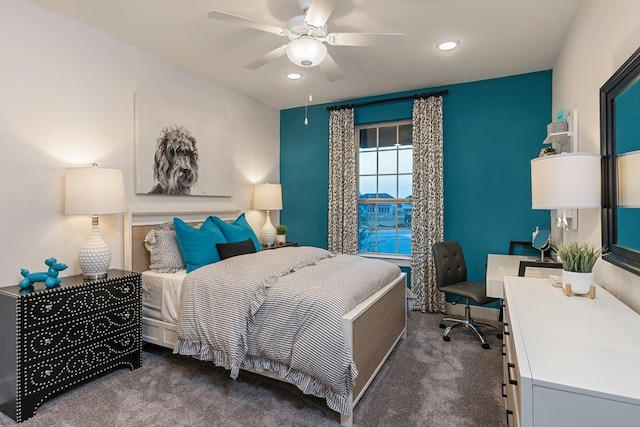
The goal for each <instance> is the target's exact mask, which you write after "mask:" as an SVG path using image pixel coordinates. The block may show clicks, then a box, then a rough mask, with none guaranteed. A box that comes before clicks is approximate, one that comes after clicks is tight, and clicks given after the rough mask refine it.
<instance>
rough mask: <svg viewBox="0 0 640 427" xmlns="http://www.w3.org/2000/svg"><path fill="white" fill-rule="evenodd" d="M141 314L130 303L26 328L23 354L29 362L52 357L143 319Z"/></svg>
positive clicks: (135, 306)
mask: <svg viewBox="0 0 640 427" xmlns="http://www.w3.org/2000/svg"><path fill="white" fill-rule="evenodd" d="M140 316H141V313H140V310H139V308H138V306H137V305H135V304H131V303H129V304H126V305H120V306H116V307H113V308H111V309H110V310H106V311H103V312H102V311H101V312H92V313H89V314H85V315H83V316H82V317H79V318H77V319H75V320H74V321H68V322H66V323H61V324H49V325H47V326H42V327H41V328H39V329H33V328H31V329H29V330H28V331H26V332H25V334H24V338H23V340H22V342H21V347H22V354H23V355H24V358H25V360H26V361H27V362H28V361H36V360H38V359H39V358H41V357H49V356H50V355H52V354H54V353H56V352H59V351H66V350H68V349H71V348H73V347H76V346H78V345H86V343H88V342H91V341H94V340H96V339H100V338H101V337H103V336H106V335H109V334H114V333H118V332H120V331H122V330H124V329H127V328H130V327H131V326H135V325H137V324H139V323H140Z"/></svg>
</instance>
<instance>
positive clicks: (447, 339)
mask: <svg viewBox="0 0 640 427" xmlns="http://www.w3.org/2000/svg"><path fill="white" fill-rule="evenodd" d="M442 339H443V340H445V341H447V342H449V341H451V337H449V336H444V337H442Z"/></svg>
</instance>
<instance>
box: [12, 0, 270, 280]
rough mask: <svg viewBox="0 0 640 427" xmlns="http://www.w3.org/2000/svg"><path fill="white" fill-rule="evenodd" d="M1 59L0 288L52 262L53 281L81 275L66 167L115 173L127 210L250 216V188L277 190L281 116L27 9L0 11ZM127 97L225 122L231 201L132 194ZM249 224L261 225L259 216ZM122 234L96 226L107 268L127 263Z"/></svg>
mask: <svg viewBox="0 0 640 427" xmlns="http://www.w3.org/2000/svg"><path fill="white" fill-rule="evenodd" d="M0 52H2V59H1V63H2V65H1V66H0V87H1V88H2V89H1V90H0V144H1V147H2V158H3V159H4V160H3V165H2V167H1V168H0V177H1V179H0V200H1V206H0V215H1V218H2V221H1V223H0V236H2V245H0V286H9V285H14V284H16V283H17V282H18V281H19V279H21V276H20V275H19V271H20V268H22V267H24V268H28V269H29V270H31V271H43V270H45V267H46V266H45V265H44V263H43V260H44V259H45V258H48V257H51V256H54V257H57V258H58V260H59V261H61V262H65V263H67V264H69V266H70V268H69V269H67V270H66V271H64V272H63V273H62V275H64V276H67V275H71V274H78V273H80V269H79V267H78V265H77V254H78V251H79V250H80V247H81V246H82V244H83V243H84V242H85V241H86V239H87V237H88V235H89V231H90V221H91V220H90V218H89V217H83V216H66V215H64V213H63V212H64V194H63V182H64V170H65V168H66V167H69V166H76V165H82V166H89V165H90V164H91V163H93V162H97V163H98V165H100V166H103V167H114V168H120V169H122V170H123V171H124V175H125V186H126V195H127V207H128V209H130V210H145V211H167V210H175V211H193V210H208V211H215V210H230V209H238V210H247V209H250V207H251V205H250V199H251V192H252V183H254V182H265V181H267V180H269V181H271V182H279V144H280V143H279V140H280V137H279V126H280V123H279V112H278V111H277V110H275V109H273V108H271V107H268V106H266V105H264V104H261V103H259V102H257V101H255V100H252V99H250V98H248V97H246V96H244V95H241V94H239V93H237V92H234V91H231V90H230V89H228V88H225V87H223V86H221V85H218V84H215V83H212V82H211V81H208V80H206V79H203V78H202V77H199V76H196V75H194V74H191V73H189V72H187V71H185V70H183V69H180V68H178V67H176V66H173V65H170V64H168V63H166V62H163V61H161V60H159V59H158V58H156V57H154V56H152V55H150V54H148V53H146V52H144V51H141V50H140V49H138V48H135V47H133V46H131V45H127V44H125V43H122V42H120V41H118V40H115V39H113V38H111V37H109V36H107V35H105V34H103V33H100V32H98V31H96V30H94V29H92V28H90V27H88V26H86V25H84V24H81V23H78V22H77V21H74V20H71V19H69V18H66V17H64V16H61V15H58V14H56V13H54V12H51V11H49V10H48V9H46V8H44V7H42V6H40V5H37V4H34V3H32V2H31V1H25V0H2V3H0ZM135 91H143V92H147V93H151V94H154V95H157V96H160V97H163V98H165V99H168V100H170V101H173V102H176V103H179V104H184V105H189V106H193V107H195V108H197V109H198V110H200V111H202V112H205V113H207V114H211V115H214V116H215V117H223V118H224V119H225V121H226V123H227V124H228V126H229V127H230V128H232V129H234V134H233V137H232V138H230V140H229V144H233V146H234V152H235V169H234V177H233V181H234V188H233V197H231V198H215V197H175V196H174V197H172V196H148V195H135V194H134V104H133V94H134V92H135ZM201 167H206V163H205V162H204V159H201ZM249 219H250V222H251V223H252V225H254V226H260V225H261V223H260V220H261V218H260V216H259V215H258V214H257V213H256V212H250V215H249ZM276 220H277V218H276ZM122 226H123V216H122V215H109V216H103V217H101V218H100V228H101V232H102V235H103V237H104V239H105V240H106V241H107V243H108V244H109V245H110V247H111V250H112V251H113V261H112V264H111V265H112V268H122V267H123V265H124V264H123V230H122Z"/></svg>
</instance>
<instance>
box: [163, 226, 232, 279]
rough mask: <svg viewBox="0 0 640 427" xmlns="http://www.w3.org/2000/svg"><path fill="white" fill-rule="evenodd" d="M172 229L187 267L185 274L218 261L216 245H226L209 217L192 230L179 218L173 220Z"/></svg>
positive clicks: (222, 235) (220, 232) (222, 236)
mask: <svg viewBox="0 0 640 427" xmlns="http://www.w3.org/2000/svg"><path fill="white" fill-rule="evenodd" d="M173 228H174V229H175V230H176V236H177V237H178V245H179V246H180V250H181V251H182V258H183V259H184V262H185V264H186V265H187V273H190V272H192V271H193V270H197V269H198V268H200V267H203V266H205V265H208V264H212V263H214V262H217V261H220V255H219V254H218V248H217V247H216V244H217V243H226V242H227V240H226V239H225V237H224V234H222V231H220V229H219V228H218V226H217V225H216V224H215V223H214V221H213V219H211V217H209V218H207V219H206V220H205V221H204V222H203V223H202V225H201V226H200V228H194V227H192V226H190V225H189V224H187V223H186V222H184V221H183V220H181V219H180V218H174V219H173Z"/></svg>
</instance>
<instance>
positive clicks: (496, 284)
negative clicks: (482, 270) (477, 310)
mask: <svg viewBox="0 0 640 427" xmlns="http://www.w3.org/2000/svg"><path fill="white" fill-rule="evenodd" d="M539 259H540V257H537V256H525V255H496V254H489V257H488V260H487V296H489V297H491V298H503V297H504V292H503V285H504V276H517V275H518V267H519V266H520V261H538V260H539Z"/></svg>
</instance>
